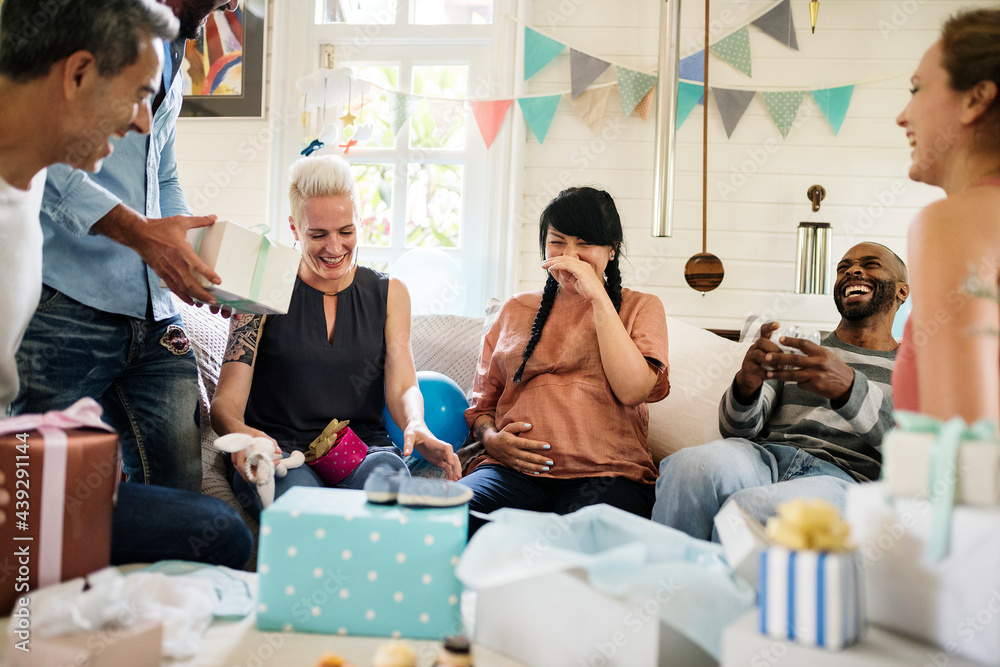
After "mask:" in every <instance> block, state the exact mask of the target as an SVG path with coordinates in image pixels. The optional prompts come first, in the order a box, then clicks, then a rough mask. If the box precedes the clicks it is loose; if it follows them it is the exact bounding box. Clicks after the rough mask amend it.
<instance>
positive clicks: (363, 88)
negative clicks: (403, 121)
mask: <svg viewBox="0 0 1000 667" xmlns="http://www.w3.org/2000/svg"><path fill="white" fill-rule="evenodd" d="M348 66H349V67H352V68H353V69H354V81H353V83H352V84H351V113H353V114H354V115H355V116H357V119H356V120H355V124H354V125H353V126H350V127H346V128H344V139H345V140H347V139H350V138H351V137H353V136H354V132H355V131H356V130H357V127H358V126H359V125H363V124H368V125H371V126H372V136H371V138H370V139H368V140H367V141H362V142H361V143H360V144H358V145H359V146H363V147H365V148H394V147H395V146H396V135H394V134H393V133H392V128H391V127H390V126H389V119H388V118H386V117H385V114H380V113H379V112H378V110H379V108H384V105H385V104H386V101H385V92H384V91H385V90H396V83H397V82H398V81H399V67H397V66H396V65H365V66H360V67H357V66H352V65H348ZM365 82H369V83H373V84H375V85H376V86H379V88H374V87H371V86H368V85H367V84H366V83H365ZM362 102H363V103H364V104H362ZM340 115H341V114H339V113H338V117H339V116H340Z"/></svg>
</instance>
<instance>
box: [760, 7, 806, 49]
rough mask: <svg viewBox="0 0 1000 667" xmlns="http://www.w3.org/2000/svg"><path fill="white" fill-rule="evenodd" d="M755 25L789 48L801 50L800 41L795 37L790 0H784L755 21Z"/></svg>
mask: <svg viewBox="0 0 1000 667" xmlns="http://www.w3.org/2000/svg"><path fill="white" fill-rule="evenodd" d="M753 25H755V26H757V27H758V28H760V29H761V30H762V31H763V32H765V33H766V34H768V35H770V36H771V37H774V38H775V39H776V40H778V41H779V42H781V43H782V44H784V45H785V46H787V47H788V48H790V49H795V50H796V51H798V50H799V42H798V40H797V39H796V38H795V22H794V21H793V20H792V7H791V1H790V0H784V2H782V3H781V4H779V5H778V6H777V7H775V8H774V9H772V10H771V11H769V12H768V13H767V14H764V15H763V16H761V17H760V18H759V19H757V20H756V21H754V22H753Z"/></svg>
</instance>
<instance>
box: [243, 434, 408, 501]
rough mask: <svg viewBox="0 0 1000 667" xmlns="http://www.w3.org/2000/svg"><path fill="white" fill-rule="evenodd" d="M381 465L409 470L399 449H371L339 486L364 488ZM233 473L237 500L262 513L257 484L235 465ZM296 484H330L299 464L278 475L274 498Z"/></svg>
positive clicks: (275, 481) (275, 479)
mask: <svg viewBox="0 0 1000 667" xmlns="http://www.w3.org/2000/svg"><path fill="white" fill-rule="evenodd" d="M285 453H286V454H287V453H288V452H287V451H286V452H285ZM379 466H389V467H390V468H393V469H395V470H407V468H406V464H404V463H403V459H402V458H400V457H399V455H398V454H396V453H395V452H393V451H390V450H389V449H374V450H372V451H370V452H368V455H367V456H365V459H364V460H363V461H362V462H361V463H359V464H358V467H357V468H355V469H354V471H353V472H352V473H351V474H350V475H348V476H347V477H345V478H344V479H342V480H340V483H339V484H337V486H336V487H335V488H338V489H363V488H364V487H365V480H367V479H368V475H370V474H371V473H372V471H373V470H375V468H377V467H379ZM231 475H232V478H231V479H230V484H232V487H233V493H234V494H236V500H237V501H238V502H239V503H240V505H242V506H243V509H245V510H246V511H247V514H249V515H250V516H252V517H255V518H256V517H259V516H260V513H261V512H262V511H263V510H264V506H263V505H262V504H261V502H260V496H259V495H257V485H255V484H250V483H249V482H247V481H246V480H245V479H243V476H242V475H240V474H239V473H238V472H236V470H235V469H234V470H232V471H231ZM407 475H409V471H407ZM293 486H318V487H325V486H326V484H325V483H324V482H323V480H322V479H320V477H319V475H317V474H316V473H315V472H313V469H312V468H310V467H309V466H308V465H306V464H303V465H301V466H299V467H298V468H292V469H291V470H289V471H288V474H286V475H285V476H284V477H278V476H277V475H275V476H274V499H275V500H277V499H278V498H279V497H281V494H283V493H284V492H285V491H288V489H290V488H292V487H293Z"/></svg>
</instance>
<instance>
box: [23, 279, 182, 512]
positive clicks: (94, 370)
mask: <svg viewBox="0 0 1000 667" xmlns="http://www.w3.org/2000/svg"><path fill="white" fill-rule="evenodd" d="M180 325H181V321H180V316H174V317H172V318H169V319H167V320H164V321H161V322H155V321H153V320H152V319H144V320H140V319H136V318H133V317H126V316H124V315H115V314H113V313H106V312H103V311H99V310H95V309H93V308H90V307H88V306H85V305H83V304H82V303H79V302H78V301H74V300H73V299H70V298H69V297H67V296H65V295H64V294H62V293H60V292H58V291H56V290H54V289H52V288H51V287H47V286H46V287H43V288H42V299H41V302H40V303H39V306H38V310H37V311H36V312H35V316H34V317H33V318H32V319H31V322H30V324H29V325H28V330H27V331H26V332H25V334H24V341H23V342H22V343H21V348H20V349H19V350H18V352H17V370H18V374H19V375H20V378H21V391H20V394H19V395H18V397H17V399H15V401H14V403H13V405H12V407H13V413H14V414H21V413H35V412H47V411H49V410H63V409H65V408H67V407H69V406H70V405H72V404H73V403H74V402H76V401H77V400H78V399H80V398H82V397H84V396H90V397H92V398H94V399H95V400H96V401H97V402H98V403H100V404H101V406H102V407H103V408H104V421H106V422H107V423H108V424H110V425H111V426H113V427H114V428H115V430H117V431H118V433H119V437H120V438H121V444H122V458H123V460H124V468H125V472H126V473H127V474H128V476H129V479H130V480H131V481H134V482H144V483H146V484H155V485H158V486H167V487H173V488H178V489H185V490H188V491H194V492H200V491H201V437H200V433H199V429H198V368H197V364H196V363H195V359H194V353H193V352H191V350H190V344H188V343H187V339H186V336H185V335H184V334H183V330H182V329H181V328H180ZM164 338H166V339H167V340H163V339H164ZM168 343H172V344H168Z"/></svg>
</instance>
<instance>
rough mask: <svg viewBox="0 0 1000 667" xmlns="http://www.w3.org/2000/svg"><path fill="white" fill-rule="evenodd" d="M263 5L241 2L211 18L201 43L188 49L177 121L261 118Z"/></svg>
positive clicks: (251, 0) (249, 0)
mask: <svg viewBox="0 0 1000 667" xmlns="http://www.w3.org/2000/svg"><path fill="white" fill-rule="evenodd" d="M266 17H267V0H241V1H240V5H239V8H238V9H237V10H236V11H235V12H221V11H216V12H212V13H211V14H210V15H209V17H208V20H207V21H206V23H205V29H204V31H203V32H202V35H201V37H199V38H198V39H196V40H190V41H188V43H187V51H186V52H185V54H184V61H183V62H182V63H181V70H182V74H183V76H184V105H183V106H182V107H181V116H182V117H189V118H191V117H196V118H261V117H263V115H264V39H265V35H266V34H267V31H266Z"/></svg>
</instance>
